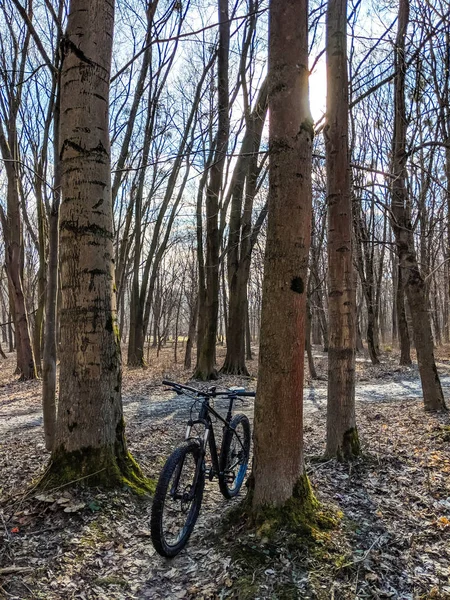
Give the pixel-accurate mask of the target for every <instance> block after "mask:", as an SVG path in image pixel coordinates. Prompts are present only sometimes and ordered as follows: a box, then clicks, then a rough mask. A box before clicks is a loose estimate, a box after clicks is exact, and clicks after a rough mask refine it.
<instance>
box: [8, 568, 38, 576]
mask: <svg viewBox="0 0 450 600" xmlns="http://www.w3.org/2000/svg"><path fill="white" fill-rule="evenodd" d="M33 570H34V569H33V568H32V567H4V568H3V569H0V577H1V576H2V575H12V574H13V573H30V572H31V571H33Z"/></svg>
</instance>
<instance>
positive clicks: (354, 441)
mask: <svg viewBox="0 0 450 600" xmlns="http://www.w3.org/2000/svg"><path fill="white" fill-rule="evenodd" d="M326 49H327V123H326V126H325V131H324V133H325V146H326V163H327V205H328V315H329V317H328V327H329V328H328V403H327V442H326V455H327V456H337V457H338V458H339V459H343V460H346V459H351V458H352V457H353V456H356V455H358V454H359V452H360V447H359V440H358V432H357V428H356V417H355V349H356V289H355V277H354V272H353V248H352V225H353V219H352V202H351V194H350V163H349V149H348V76H347V0H329V1H328V9H327V29H326Z"/></svg>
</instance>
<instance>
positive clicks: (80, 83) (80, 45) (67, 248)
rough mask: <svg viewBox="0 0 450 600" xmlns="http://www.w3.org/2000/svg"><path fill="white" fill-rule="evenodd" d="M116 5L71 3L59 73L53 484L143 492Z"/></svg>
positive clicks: (99, 0)
mask: <svg viewBox="0 0 450 600" xmlns="http://www.w3.org/2000/svg"><path fill="white" fill-rule="evenodd" d="M113 23H114V6H113V5H111V4H110V3H108V2H105V0H95V1H94V2H92V0H72V3H71V6H70V12H69V18H68V24H67V32H66V35H65V38H64V47H63V56H62V75H61V129H60V146H59V147H60V156H61V169H62V204H61V215H60V247H61V258H60V264H61V284H62V306H61V371H60V396H59V405H58V417H57V424H56V435H55V442H54V446H53V451H52V458H51V465H50V468H49V470H48V471H47V473H46V476H45V478H44V481H43V484H44V485H45V483H46V482H47V481H49V480H50V481H52V482H54V481H58V482H60V483H69V482H71V481H74V480H79V479H80V478H83V481H84V482H85V483H87V484H99V483H101V484H104V485H108V486H113V485H121V484H123V483H124V482H126V483H128V484H129V485H132V486H135V487H136V488H138V489H140V490H145V489H146V481H145V480H144V478H143V476H142V474H141V472H140V469H139V467H138V465H137V464H136V462H135V461H134V460H133V458H132V457H131V455H130V454H129V452H128V450H127V446H126V441H125V431H124V430H125V426H124V420H123V413H122V400H121V359H120V345H119V335H118V328H117V322H116V306H115V291H114V251H113V244H112V240H113V230H112V203H111V163H110V144H109V134H108V100H109V80H110V67H111V52H112V39H113V35H112V34H113Z"/></svg>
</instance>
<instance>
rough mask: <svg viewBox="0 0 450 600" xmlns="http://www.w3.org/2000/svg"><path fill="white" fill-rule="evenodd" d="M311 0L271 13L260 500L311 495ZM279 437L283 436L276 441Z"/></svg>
mask: <svg viewBox="0 0 450 600" xmlns="http://www.w3.org/2000/svg"><path fill="white" fill-rule="evenodd" d="M307 15H308V6H307V2H306V0H284V1H283V2H281V1H279V0H272V2H271V3H270V13H269V21H270V24H269V29H270V36H269V99H270V100H269V110H270V123H269V148H270V153H269V165H270V166H269V212H268V225H267V243H266V254H265V269H264V282H263V300H262V314H261V344H260V366H259V376H258V387H257V394H256V405H255V426H254V441H255V444H254V471H253V475H254V478H253V485H254V490H253V508H254V510H257V509H258V507H261V506H264V505H272V506H282V505H284V504H285V503H286V502H287V501H288V500H289V499H290V498H292V497H298V499H299V500H300V501H301V502H304V501H305V500H306V498H305V496H303V495H302V494H301V493H299V492H300V491H301V490H304V489H306V486H304V485H302V484H303V483H305V482H306V474H305V470H304V464H303V381H304V353H305V316H306V291H307V290H306V283H307V282H306V278H307V268H308V252H309V245H310V227H311V164H312V138H313V127H312V119H311V115H310V111H309V100H308V28H307ZM274 440H276V443H274Z"/></svg>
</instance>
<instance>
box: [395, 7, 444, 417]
mask: <svg viewBox="0 0 450 600" xmlns="http://www.w3.org/2000/svg"><path fill="white" fill-rule="evenodd" d="M408 21H409V0H400V5H399V16H398V31H397V39H396V45H395V79H394V135H393V140H392V166H391V170H392V176H393V177H392V188H391V193H392V206H391V208H392V213H391V214H392V229H393V231H394V235H395V241H396V245H397V253H398V258H399V265H400V269H401V271H402V279H403V280H404V283H405V291H406V296H407V298H408V305H409V308H410V310H411V316H412V327H413V334H414V344H415V347H416V352H417V361H418V363H419V372H420V378H421V381H422V391H423V400H424V404H425V410H429V411H435V410H441V409H444V408H445V401H444V395H443V393H442V388H441V382H440V380H439V375H438V372H437V369H436V364H435V360H434V348H433V337H432V332H431V322H430V315H429V312H428V310H427V305H428V302H427V296H426V290H425V283H424V280H423V277H422V276H421V274H420V270H419V266H418V264H417V257H416V252H415V248H414V232H413V227H412V222H411V214H410V212H411V211H410V208H409V202H408V197H407V193H408V192H407V188H406V177H407V171H406V160H407V153H406V127H407V120H406V106H405V76H406V60H405V37H406V32H407V27H408ZM399 279H400V278H399Z"/></svg>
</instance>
